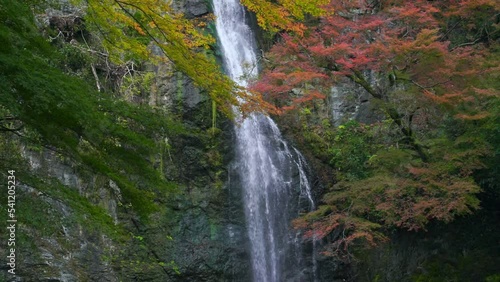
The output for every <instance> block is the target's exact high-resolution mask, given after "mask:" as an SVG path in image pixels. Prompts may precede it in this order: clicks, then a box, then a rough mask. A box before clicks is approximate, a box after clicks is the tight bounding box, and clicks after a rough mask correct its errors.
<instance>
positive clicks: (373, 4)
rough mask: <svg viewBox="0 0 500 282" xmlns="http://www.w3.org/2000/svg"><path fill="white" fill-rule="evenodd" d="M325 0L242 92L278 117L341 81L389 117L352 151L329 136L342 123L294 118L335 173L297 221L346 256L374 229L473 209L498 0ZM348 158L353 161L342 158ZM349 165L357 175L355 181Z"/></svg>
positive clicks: (371, 237) (336, 135) (378, 236)
mask: <svg viewBox="0 0 500 282" xmlns="http://www.w3.org/2000/svg"><path fill="white" fill-rule="evenodd" d="M330 8H333V10H334V11H335V12H334V13H327V14H323V15H320V17H319V18H318V21H315V22H313V23H312V24H309V25H305V29H304V30H303V32H301V33H299V34H297V33H292V32H283V33H282V34H281V37H280V39H279V41H278V42H277V43H276V44H275V45H274V46H273V47H272V49H271V50H270V51H269V52H268V53H266V54H265V55H264V59H265V68H264V70H263V73H262V75H261V78H260V79H259V80H258V81H256V82H255V83H254V84H253V86H252V89H253V90H254V91H257V92H260V93H262V95H263V96H264V97H265V98H266V99H267V100H268V101H270V102H272V103H274V104H275V105H276V106H277V107H279V108H280V109H281V110H282V111H283V112H284V113H286V112H287V111H289V110H293V109H297V108H299V109H300V108H301V107H305V106H308V105H310V103H309V101H312V100H318V99H320V100H321V99H323V98H324V97H328V96H330V93H331V89H332V87H335V86H336V85H338V84H339V83H345V82H346V80H347V81H351V82H353V83H355V84H356V85H358V86H359V87H360V88H362V89H363V90H364V91H366V93H368V94H369V95H370V96H371V98H372V100H374V101H376V102H377V103H378V104H377V105H378V107H379V108H380V111H381V112H382V113H384V114H385V116H386V118H387V121H388V122H387V123H384V124H378V125H377V124H376V125H373V126H372V127H370V128H368V129H362V131H363V132H364V133H363V134H365V135H367V136H368V135H370V134H371V135H372V137H373V136H375V135H377V134H378V136H376V138H375V137H374V138H371V139H369V140H370V141H366V140H365V141H366V142H365V143H359V144H365V145H363V146H365V147H363V151H362V152H363V153H366V155H363V156H360V158H359V159H355V156H357V155H359V152H361V151H359V150H360V149H359V148H358V147H356V148H355V147H353V146H355V144H358V143H356V142H355V140H354V139H352V138H357V137H355V136H351V137H350V138H351V139H349V138H347V139H344V140H343V141H342V142H339V139H342V138H343V137H341V136H343V135H341V134H344V133H342V132H344V131H345V129H339V128H330V127H329V126H322V127H320V126H315V127H314V128H313V127H311V125H310V124H308V123H307V122H303V123H302V124H301V125H300V126H301V130H304V129H307V130H311V131H312V133H308V134H305V137H303V136H302V135H303V134H302V133H301V137H300V138H301V139H303V142H304V144H305V145H304V146H306V147H309V148H312V147H314V146H322V147H324V149H323V152H322V153H321V154H322V157H323V159H328V158H329V159H330V163H329V164H330V165H331V166H333V168H335V169H336V170H338V171H339V172H338V173H337V178H338V181H337V183H336V184H335V185H334V186H333V187H332V188H331V190H330V192H328V193H327V194H326V195H324V198H323V206H322V207H320V208H319V209H318V210H317V211H315V212H313V213H310V214H308V215H306V216H304V217H302V218H300V219H298V220H296V222H295V224H296V227H297V228H300V229H304V230H305V236H306V237H307V238H314V239H322V240H325V241H328V242H329V243H330V244H329V245H328V246H329V247H327V248H326V249H325V253H326V254H330V255H341V256H345V255H346V253H348V250H349V248H348V247H349V246H351V245H353V244H356V243H361V244H364V245H373V244H375V243H376V242H378V241H383V240H385V239H387V236H386V235H384V228H388V227H389V228H390V227H397V228H403V229H406V230H422V229H425V226H426V225H427V224H428V223H429V222H430V221H435V220H438V221H445V222H449V221H451V220H453V219H454V218H455V217H456V216H458V215H463V214H466V213H470V212H472V211H473V210H474V209H477V208H478V207H479V201H478V200H477V198H476V196H475V195H476V194H477V193H479V191H480V188H479V185H478V184H477V183H476V182H475V180H474V179H473V174H474V172H475V171H478V170H480V169H483V168H484V164H483V162H482V160H483V159H484V158H485V157H486V156H488V155H489V154H490V152H491V147H489V145H488V144H486V143H485V142H484V140H481V139H477V138H475V137H476V136H474V134H476V133H473V132H476V131H475V130H476V129H475V128H477V126H480V125H481V124H483V123H485V122H486V120H488V119H489V118H492V116H493V114H492V111H491V107H492V105H493V104H494V103H493V102H492V101H495V100H497V99H498V98H499V94H500V93H499V91H498V87H499V85H498V82H495V81H498V75H497V74H498V71H499V67H498V66H499V59H498V55H497V53H495V52H496V50H498V48H499V47H498V40H499V38H500V29H499V21H500V19H499V16H498V15H499V10H500V4H499V3H498V1H489V0H464V1H453V0H448V1H424V0H417V1H396V0H393V1H383V2H382V1H336V0H334V1H331V7H330ZM282 30H283V31H286V30H287V29H286V28H282ZM308 103H309V104H308ZM447 123H448V124H447ZM472 123H475V124H472ZM450 124H453V125H450ZM457 125H459V126H458V127H460V128H461V131H460V132H458V130H457V128H450V127H456V126H457ZM318 128H321V129H318ZM360 128H362V126H361V127H360ZM350 130H357V129H355V128H354V127H352V128H350ZM376 132H378V133H376ZM381 132H382V133H381ZM311 136H314V138H313V137H311ZM318 140H320V141H318ZM367 140H368V139H367ZM369 142H372V143H369ZM318 144H319V145H318ZM318 151H321V150H318ZM324 152H326V153H324ZM347 152H350V153H347ZM348 159H355V160H356V162H357V163H356V164H355V165H356V166H355V167H353V164H352V163H351V164H349V163H347V164H348V165H347V166H343V165H346V161H342V160H348ZM354 168H356V169H359V170H360V171H362V172H363V173H360V174H356V175H357V176H356V177H353V176H352V175H353V174H352V170H353V169H354Z"/></svg>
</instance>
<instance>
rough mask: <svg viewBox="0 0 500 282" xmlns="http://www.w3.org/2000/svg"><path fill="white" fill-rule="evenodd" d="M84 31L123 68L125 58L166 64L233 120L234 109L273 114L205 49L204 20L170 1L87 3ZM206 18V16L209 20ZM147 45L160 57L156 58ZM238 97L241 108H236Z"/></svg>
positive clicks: (97, 0) (207, 38)
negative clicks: (187, 14)
mask: <svg viewBox="0 0 500 282" xmlns="http://www.w3.org/2000/svg"><path fill="white" fill-rule="evenodd" d="M85 3H86V19H87V21H88V23H89V27H90V28H93V29H94V30H95V31H96V32H97V33H100V34H101V35H102V37H103V41H102V44H103V46H104V47H105V48H106V50H107V52H108V53H109V55H110V57H111V59H112V60H113V61H114V62H116V63H117V64H123V63H125V62H126V61H127V60H130V59H139V60H150V61H156V62H158V61H165V60H166V61H170V62H172V63H173V64H174V65H175V67H176V68H177V69H178V70H179V71H181V72H183V73H184V74H186V75H187V76H189V77H190V78H191V79H192V80H193V81H194V83H195V84H196V85H197V86H198V87H200V88H202V89H204V90H206V91H207V92H208V94H209V95H210V97H211V98H212V100H213V101H214V102H215V103H216V104H217V106H218V108H219V110H220V111H221V112H223V113H224V114H225V115H227V116H229V117H232V116H233V114H234V112H233V108H232V107H233V106H238V107H241V110H242V112H243V114H244V115H245V114H247V113H249V112H251V111H265V110H271V111H272V110H273V107H272V106H271V105H269V104H268V103H266V102H265V101H263V100H262V99H261V97H260V96H259V95H257V94H250V93H248V92H247V91H245V90H244V89H242V88H240V87H238V86H237V85H236V84H235V83H234V82H233V81H231V79H230V78H228V77H227V76H226V75H225V74H224V73H223V72H222V70H221V68H220V66H219V65H218V64H217V63H216V60H215V58H214V57H210V56H208V55H207V51H208V50H209V49H210V48H212V45H214V44H215V39H214V38H213V37H212V36H210V35H209V34H207V33H206V32H204V31H203V29H202V27H203V26H205V25H206V23H205V22H203V21H199V22H196V21H190V20H188V19H186V18H185V17H184V15H183V14H182V13H179V12H176V11H175V10H174V9H173V7H172V6H171V3H168V2H165V1H160V0H147V1H137V0H87V1H85ZM208 20H210V18H209V19H208ZM150 43H153V44H154V45H155V46H156V47H158V48H159V49H160V50H161V52H162V55H161V56H159V55H155V54H154V52H153V48H152V46H151V44H150ZM238 97H240V98H243V99H244V100H245V101H246V104H244V105H240V103H239V102H238Z"/></svg>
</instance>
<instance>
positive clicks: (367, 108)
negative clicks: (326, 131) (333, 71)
mask: <svg viewBox="0 0 500 282" xmlns="http://www.w3.org/2000/svg"><path fill="white" fill-rule="evenodd" d="M368 77H369V82H370V84H372V85H373V86H378V84H380V83H381V82H380V81H379V80H377V79H376V78H375V77H373V76H371V75H368ZM375 101H376V100H375V99H374V98H373V97H372V96H371V95H370V94H368V92H366V90H365V89H363V88H362V87H361V86H359V85H357V84H356V83H354V82H353V81H351V80H349V79H347V78H345V79H343V80H342V81H341V82H340V83H338V84H337V85H336V86H334V87H332V88H331V92H330V95H329V97H328V99H327V107H328V108H329V111H330V116H331V121H332V124H334V125H336V126H338V125H341V124H342V123H345V122H347V121H349V120H356V121H358V122H360V123H365V124H372V123H375V122H378V121H381V120H382V119H383V118H384V114H383V112H382V111H380V110H379V109H378V108H377V105H376V102H375Z"/></svg>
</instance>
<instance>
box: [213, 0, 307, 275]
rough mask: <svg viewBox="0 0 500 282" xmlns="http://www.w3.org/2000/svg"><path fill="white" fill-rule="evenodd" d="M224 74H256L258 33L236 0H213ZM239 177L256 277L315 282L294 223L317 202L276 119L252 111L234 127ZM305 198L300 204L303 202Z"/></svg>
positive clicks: (242, 79)
mask: <svg viewBox="0 0 500 282" xmlns="http://www.w3.org/2000/svg"><path fill="white" fill-rule="evenodd" d="M213 7H214V13H215V16H216V17H217V20H216V27H217V35H218V39H219V44H220V48H221V51H222V53H223V60H224V67H225V70H226V73H227V74H228V75H229V76H230V77H231V78H232V79H233V80H234V81H235V82H237V83H238V84H239V85H241V86H247V84H248V80H247V79H248V78H249V77H255V76H257V74H258V68H257V56H256V52H255V50H256V44H255V41H254V34H253V32H252V30H251V28H250V27H249V26H248V24H247V19H246V18H245V17H246V13H245V10H244V8H243V7H242V6H241V5H240V3H239V1H238V0H213ZM235 130H236V141H237V144H236V147H237V148H236V151H237V152H236V156H237V161H236V162H237V167H238V174H239V176H240V178H241V183H242V186H243V187H242V189H243V190H244V191H243V197H244V204H245V216H246V222H247V232H248V237H249V240H250V245H251V259H252V273H253V280H254V281H255V282H281V281H312V280H313V278H311V276H312V277H314V274H311V273H314V272H315V268H316V267H315V264H313V266H312V270H310V271H309V274H307V273H306V274H304V273H302V272H304V265H305V263H304V261H303V260H304V259H303V255H302V250H301V247H300V238H299V236H298V234H297V232H296V231H295V230H293V229H292V228H291V226H290V222H291V220H292V219H293V218H295V217H296V216H297V215H298V212H299V211H298V209H299V208H300V207H301V206H304V204H305V205H306V206H308V209H312V208H313V207H314V203H313V200H312V196H311V191H310V184H309V180H308V179H307V176H306V172H305V170H304V169H305V165H306V164H305V162H304V160H303V157H302V156H301V155H300V153H299V152H298V151H296V150H295V149H294V150H290V148H289V146H288V145H287V143H286V142H285V140H284V139H283V137H282V135H281V133H280V131H279V129H278V127H277V126H276V124H275V123H274V121H273V120H272V119H271V118H269V117H267V116H264V115H261V114H252V115H250V116H249V117H248V118H246V119H245V120H244V121H242V122H241V124H240V125H238V126H236V129H235ZM301 202H302V203H301Z"/></svg>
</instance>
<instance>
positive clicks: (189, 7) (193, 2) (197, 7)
mask: <svg viewBox="0 0 500 282" xmlns="http://www.w3.org/2000/svg"><path fill="white" fill-rule="evenodd" d="M183 8H184V11H185V13H186V17H187V18H194V17H200V16H203V15H206V14H208V12H209V8H208V5H207V2H206V1H203V0H201V1H200V0H186V1H185V2H184V5H183Z"/></svg>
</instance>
